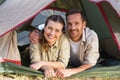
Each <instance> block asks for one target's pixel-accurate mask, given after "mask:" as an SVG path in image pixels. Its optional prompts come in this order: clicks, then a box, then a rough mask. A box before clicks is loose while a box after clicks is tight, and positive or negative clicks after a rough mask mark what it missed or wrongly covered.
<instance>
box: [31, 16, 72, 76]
mask: <svg viewBox="0 0 120 80" xmlns="http://www.w3.org/2000/svg"><path fill="white" fill-rule="evenodd" d="M64 29H65V23H64V20H63V18H62V17H61V16H60V15H52V16H50V17H48V19H47V20H46V22H45V28H44V30H43V34H42V36H43V38H41V40H40V42H39V43H32V42H31V43H30V58H31V63H32V64H31V65H30V68H32V69H34V70H39V69H41V70H43V71H44V74H45V76H46V77H53V76H55V72H54V70H56V69H63V68H65V67H66V66H67V64H68V61H69V57H70V44H69V41H68V39H67V37H66V36H65V35H64V33H63V32H64Z"/></svg>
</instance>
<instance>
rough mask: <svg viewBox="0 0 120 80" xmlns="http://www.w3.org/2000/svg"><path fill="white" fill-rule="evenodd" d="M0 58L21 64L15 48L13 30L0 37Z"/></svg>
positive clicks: (15, 40)
mask: <svg viewBox="0 0 120 80" xmlns="http://www.w3.org/2000/svg"><path fill="white" fill-rule="evenodd" d="M0 57H1V59H3V60H5V61H6V59H7V61H8V59H9V60H15V61H19V62H20V63H21V59H20V53H19V50H18V47H17V32H16V31H15V30H13V31H11V32H9V33H7V34H6V35H4V36H2V37H0Z"/></svg>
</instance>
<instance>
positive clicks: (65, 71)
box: [56, 64, 92, 78]
mask: <svg viewBox="0 0 120 80" xmlns="http://www.w3.org/2000/svg"><path fill="white" fill-rule="evenodd" d="M91 67H92V66H91V65H89V64H83V65H81V66H79V67H77V68H69V69H59V70H57V71H56V75H57V76H58V77H61V78H64V77H70V76H71V75H73V74H76V73H79V72H82V71H85V70H87V69H89V68H91Z"/></svg>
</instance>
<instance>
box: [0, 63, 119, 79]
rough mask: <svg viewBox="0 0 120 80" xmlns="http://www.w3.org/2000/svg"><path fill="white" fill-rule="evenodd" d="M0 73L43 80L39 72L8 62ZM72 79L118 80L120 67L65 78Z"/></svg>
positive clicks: (2, 64)
mask: <svg viewBox="0 0 120 80" xmlns="http://www.w3.org/2000/svg"><path fill="white" fill-rule="evenodd" d="M0 73H3V74H12V73H13V74H16V75H17V74H19V75H20V74H21V75H26V76H36V77H37V76H40V77H42V78H44V75H43V72H41V71H35V70H32V69H30V68H28V67H24V66H18V65H15V64H13V63H9V62H5V63H0ZM74 78H75V80H76V78H78V79H80V78H103V80H104V79H106V78H107V80H111V79H112V80H113V79H115V80H119V79H120V66H109V67H101V66H100V67H94V68H91V69H88V70H86V71H84V72H82V73H78V74H75V75H73V76H71V77H69V78H66V80H70V79H72V80H73V79H74ZM116 78H117V79H116ZM58 80H59V79H58ZM64 80H65V79H64ZM94 80H95V79H94ZM99 80H100V79H99Z"/></svg>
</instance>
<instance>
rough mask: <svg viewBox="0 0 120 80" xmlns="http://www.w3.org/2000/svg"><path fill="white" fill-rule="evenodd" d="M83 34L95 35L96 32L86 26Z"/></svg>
mask: <svg viewBox="0 0 120 80" xmlns="http://www.w3.org/2000/svg"><path fill="white" fill-rule="evenodd" d="M85 34H86V36H88V35H89V36H92V35H97V33H96V32H95V31H94V30H93V29H90V28H88V27H86V28H85Z"/></svg>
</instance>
